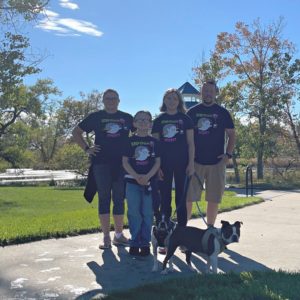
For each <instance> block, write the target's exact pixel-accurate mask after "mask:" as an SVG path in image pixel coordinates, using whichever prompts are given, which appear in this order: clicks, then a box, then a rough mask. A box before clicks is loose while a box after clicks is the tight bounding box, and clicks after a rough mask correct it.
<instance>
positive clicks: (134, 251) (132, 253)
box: [129, 247, 140, 256]
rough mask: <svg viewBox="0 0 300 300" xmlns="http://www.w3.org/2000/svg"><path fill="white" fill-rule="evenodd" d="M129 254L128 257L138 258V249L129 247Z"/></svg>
mask: <svg viewBox="0 0 300 300" xmlns="http://www.w3.org/2000/svg"><path fill="white" fill-rule="evenodd" d="M129 254H130V255H133V256H138V255H140V252H139V247H130V248H129Z"/></svg>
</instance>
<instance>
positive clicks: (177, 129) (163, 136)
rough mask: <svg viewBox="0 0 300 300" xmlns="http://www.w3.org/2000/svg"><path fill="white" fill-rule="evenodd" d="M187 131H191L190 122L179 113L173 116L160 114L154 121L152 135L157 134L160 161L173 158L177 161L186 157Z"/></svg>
mask: <svg viewBox="0 0 300 300" xmlns="http://www.w3.org/2000/svg"><path fill="white" fill-rule="evenodd" d="M188 129H193V123H192V120H191V118H190V117H189V116H187V115H186V114H184V113H181V112H178V113H176V114H175V115H169V114H167V113H162V114H160V115H159V116H158V117H157V118H156V119H155V120H154V122H153V127H152V133H158V134H159V137H160V142H161V151H162V159H164V158H166V159H168V158H174V159H175V160H177V159H186V158H187V157H188V144H187V137H186V131H187V130H188ZM174 159H172V160H174Z"/></svg>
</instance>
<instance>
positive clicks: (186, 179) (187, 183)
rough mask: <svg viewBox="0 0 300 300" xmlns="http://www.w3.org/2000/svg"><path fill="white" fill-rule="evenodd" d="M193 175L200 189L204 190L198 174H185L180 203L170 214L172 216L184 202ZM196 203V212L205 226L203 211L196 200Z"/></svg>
mask: <svg viewBox="0 0 300 300" xmlns="http://www.w3.org/2000/svg"><path fill="white" fill-rule="evenodd" d="M193 176H195V177H196V179H197V181H198V183H199V185H200V187H201V190H204V187H203V184H202V181H201V179H200V177H199V176H198V174H197V173H196V172H195V173H194V174H193V175H191V176H185V180H184V188H183V195H182V199H181V203H180V205H179V206H178V207H177V208H176V209H175V211H174V213H173V215H172V218H174V216H175V214H176V213H177V211H178V209H179V208H180V207H181V205H183V204H186V196H187V193H188V188H189V185H190V182H191V179H192V177H193ZM196 205H197V208H198V212H199V215H200V217H201V218H202V220H203V222H204V223H205V225H206V226H208V225H207V222H206V220H205V218H204V215H203V213H202V212H201V209H200V206H199V204H198V201H196Z"/></svg>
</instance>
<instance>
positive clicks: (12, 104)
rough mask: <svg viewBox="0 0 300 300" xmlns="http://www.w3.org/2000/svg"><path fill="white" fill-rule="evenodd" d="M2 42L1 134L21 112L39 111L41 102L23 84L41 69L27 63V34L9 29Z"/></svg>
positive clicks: (0, 71)
mask: <svg viewBox="0 0 300 300" xmlns="http://www.w3.org/2000/svg"><path fill="white" fill-rule="evenodd" d="M5 37H6V39H5V40H2V41H1V46H0V64H1V68H0V137H1V136H2V135H3V134H4V133H5V132H6V130H7V129H8V127H9V126H10V125H12V124H13V123H14V122H16V120H17V119H18V118H20V116H21V113H23V112H24V113H39V110H40V105H39V103H38V101H37V99H36V98H35V97H34V95H33V94H32V93H31V92H30V91H29V90H28V89H27V88H26V87H25V86H24V85H23V78H24V77H25V76H28V75H31V74H35V73H38V72H39V69H38V68H36V67H35V66H33V65H30V64H27V63H26V59H25V54H24V52H25V49H26V48H28V47H29V42H28V39H27V38H26V37H23V36H21V35H16V34H11V33H7V34H6V35H5Z"/></svg>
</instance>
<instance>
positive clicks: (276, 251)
mask: <svg viewBox="0 0 300 300" xmlns="http://www.w3.org/2000/svg"><path fill="white" fill-rule="evenodd" d="M256 196H261V197H263V198H264V199H266V201H265V202H263V203H261V204H258V205H253V206H249V207H245V208H243V209H239V210H235V211H231V212H227V213H222V214H220V215H219V216H218V220H217V223H216V226H217V227H218V226H219V224H220V220H227V221H230V222H233V221H242V222H243V223H244V225H243V226H242V229H241V240H240V243H239V244H232V245H230V246H229V249H228V250H226V251H225V253H222V254H221V255H220V257H219V269H220V271H223V272H228V271H235V272H241V271H250V270H262V271H264V270H270V269H275V270H279V269H281V270H287V271H295V272H300V255H299V253H300V217H299V216H300V190H298V191H292V192H290V191H289V192H288V191H263V192H258V191H256ZM189 224H190V225H192V226H197V227H204V226H203V221H202V220H201V219H194V220H191V221H190V223H189ZM125 234H126V235H127V236H129V233H128V231H125ZM101 239H102V236H101V234H99V233H98V234H87V235H82V236H78V237H72V238H65V239H51V240H44V241H39V242H33V243H28V244H23V245H17V246H8V247H4V248H0V299H90V298H91V297H93V296H95V295H100V294H103V293H104V294H105V293H107V292H109V291H111V290H115V289H127V288H130V287H135V286H138V285H140V284H144V283H148V282H155V281H160V280H165V279H169V278H172V277H182V276H191V275H192V274H193V273H191V272H190V271H189V269H188V268H187V266H186V264H185V260H184V259H185V257H184V255H183V254H182V253H180V251H178V250H177V252H176V257H175V259H174V263H175V269H176V272H175V273H173V274H169V275H167V276H163V275H160V273H159V272H158V273H152V272H151V268H152V256H150V257H147V258H138V259H137V258H136V259H135V258H132V257H130V256H129V254H128V248H123V247H119V248H117V247H114V246H113V248H112V249H111V250H106V251H101V250H99V249H98V244H99V242H100V240H101ZM159 260H160V261H162V260H163V256H162V255H160V256H159ZM192 262H193V264H194V266H195V267H196V268H197V269H198V270H199V272H203V271H204V269H205V263H204V261H203V260H202V258H201V257H199V256H198V255H193V257H192Z"/></svg>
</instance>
